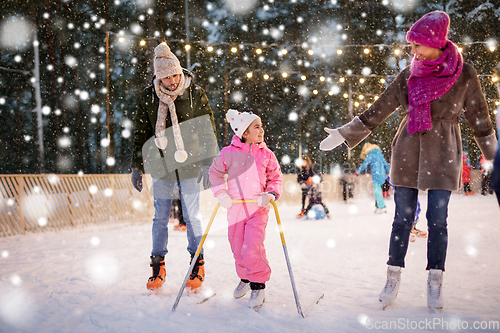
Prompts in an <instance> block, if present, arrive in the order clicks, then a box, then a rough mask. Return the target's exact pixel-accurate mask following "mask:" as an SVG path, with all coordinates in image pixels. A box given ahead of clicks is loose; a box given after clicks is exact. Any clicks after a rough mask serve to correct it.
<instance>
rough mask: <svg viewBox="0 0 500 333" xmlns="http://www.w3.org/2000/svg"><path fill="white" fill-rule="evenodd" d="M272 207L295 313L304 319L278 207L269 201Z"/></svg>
mask: <svg viewBox="0 0 500 333" xmlns="http://www.w3.org/2000/svg"><path fill="white" fill-rule="evenodd" d="M270 202H271V204H272V205H273V207H274V213H275V214H276V221H277V222H278V227H279V230H280V237H281V244H282V245H283V252H285V260H286V265H287V266H288V274H289V275H290V282H291V283H292V290H293V297H295V304H296V305H297V311H298V312H299V315H300V316H301V317H302V318H305V315H304V313H303V312H302V307H301V306H300V301H299V294H298V293H297V288H296V287H295V280H294V279H293V273H292V266H291V265H290V259H289V258H288V250H287V249H286V242H285V234H284V233H283V227H282V226H281V219H280V215H279V213H278V206H276V202H275V201H274V200H271V201H270Z"/></svg>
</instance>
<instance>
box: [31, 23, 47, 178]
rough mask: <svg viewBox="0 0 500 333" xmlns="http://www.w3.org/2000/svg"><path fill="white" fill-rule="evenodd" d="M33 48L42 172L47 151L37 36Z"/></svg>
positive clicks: (42, 171)
mask: <svg viewBox="0 0 500 333" xmlns="http://www.w3.org/2000/svg"><path fill="white" fill-rule="evenodd" d="M33 48H34V51H35V69H34V70H33V72H34V75H35V100H36V120H37V123H38V124H37V126H38V150H39V153H40V173H44V172H45V153H44V149H43V119H42V96H41V93H40V64H39V62H40V60H39V55H38V39H37V36H36V31H35V36H34V38H33Z"/></svg>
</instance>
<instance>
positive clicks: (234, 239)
mask: <svg viewBox="0 0 500 333" xmlns="http://www.w3.org/2000/svg"><path fill="white" fill-rule="evenodd" d="M226 119H227V121H228V122H229V123H230V125H231V128H232V129H233V131H234V132H235V134H236V135H235V136H233V139H232V142H231V145H229V146H227V147H225V148H223V149H222V151H221V155H220V156H218V157H216V158H215V159H214V161H213V163H212V165H211V166H210V171H209V174H210V182H211V183H212V192H213V195H214V197H216V198H217V201H218V202H219V203H220V205H221V206H222V207H224V208H226V209H227V220H228V222H229V226H228V238H229V243H230V244H231V250H232V252H233V256H234V259H235V265H236V273H237V274H238V277H239V278H240V279H241V281H240V283H239V284H238V286H237V287H236V289H235V291H234V297H235V298H241V297H243V296H244V295H245V294H246V293H247V292H248V290H249V289H252V294H251V296H250V301H249V303H248V306H249V307H251V308H257V307H260V306H262V304H263V303H264V299H265V296H264V288H265V283H266V282H267V281H269V278H270V276H271V268H270V267H269V263H268V261H267V258H266V250H265V248H264V239H265V230H266V226H267V221H268V214H269V210H270V207H269V204H270V200H271V199H272V200H277V199H278V198H279V197H280V195H281V182H282V180H281V178H282V174H281V169H280V166H279V164H278V161H277V160H276V156H275V155H274V154H273V152H272V151H271V150H269V149H268V148H267V147H266V144H265V143H264V142H263V140H264V130H263V129H262V122H261V119H260V117H258V116H257V115H255V114H253V113H248V112H238V111H236V110H229V111H228V113H227V114H226ZM226 174H227V185H226V182H225V181H224V176H225V175H226ZM233 200H246V201H247V202H244V203H241V202H233ZM249 200H253V202H248V201H249ZM255 200H256V202H255Z"/></svg>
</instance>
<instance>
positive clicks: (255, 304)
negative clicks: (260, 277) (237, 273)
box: [248, 282, 266, 310]
mask: <svg viewBox="0 0 500 333" xmlns="http://www.w3.org/2000/svg"><path fill="white" fill-rule="evenodd" d="M265 288H266V284H265V283H256V282H250V289H252V294H251V295H250V300H249V301H248V307H249V308H252V309H254V310H258V309H260V308H261V307H262V305H264V302H265V301H266V293H265Z"/></svg>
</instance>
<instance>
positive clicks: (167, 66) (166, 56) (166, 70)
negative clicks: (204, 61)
mask: <svg viewBox="0 0 500 333" xmlns="http://www.w3.org/2000/svg"><path fill="white" fill-rule="evenodd" d="M154 66H155V75H156V78H157V79H163V78H164V77H167V76H171V75H175V74H182V67H181V63H180V62H179V59H177V57H176V56H175V54H173V53H172V51H170V47H168V45H167V43H165V42H163V43H160V44H159V45H158V46H157V47H156V48H155V57H154Z"/></svg>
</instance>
